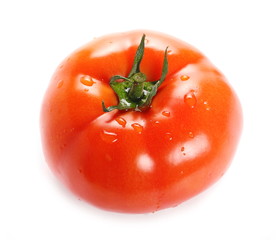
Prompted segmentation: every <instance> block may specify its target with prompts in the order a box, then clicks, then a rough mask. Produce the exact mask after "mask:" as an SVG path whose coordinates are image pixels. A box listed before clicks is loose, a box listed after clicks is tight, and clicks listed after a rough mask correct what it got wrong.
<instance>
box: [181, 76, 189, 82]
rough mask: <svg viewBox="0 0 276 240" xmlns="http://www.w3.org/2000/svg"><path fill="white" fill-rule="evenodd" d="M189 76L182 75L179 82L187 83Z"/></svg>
mask: <svg viewBox="0 0 276 240" xmlns="http://www.w3.org/2000/svg"><path fill="white" fill-rule="evenodd" d="M189 78H190V77H189V76H187V75H182V76H181V77H180V80H181V81H187V80H189Z"/></svg>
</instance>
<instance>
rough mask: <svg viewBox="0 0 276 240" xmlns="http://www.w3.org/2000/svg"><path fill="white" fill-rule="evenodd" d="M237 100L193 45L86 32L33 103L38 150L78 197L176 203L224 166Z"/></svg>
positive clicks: (117, 207) (107, 202)
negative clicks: (38, 106)
mask: <svg viewBox="0 0 276 240" xmlns="http://www.w3.org/2000/svg"><path fill="white" fill-rule="evenodd" d="M241 128H242V113H241V106H240V103H239V100H238V98H237V96H236V94H235V92H234V91H233V89H232V88H231V86H230V85H229V83H228V82H227V80H226V78H225V77H224V75H223V74H222V73H220V72H219V71H218V70H217V69H216V67H214V66H213V65H212V63H211V62H210V61H209V60H208V59H207V58H206V57H205V56H204V55H203V54H202V53H200V52H199V51H198V50H196V49H195V48H194V47H192V46H190V45H188V44H187V43H185V42H183V41H181V40H178V39H176V38H174V37H171V36H168V35H164V34H161V33H157V32H152V31H131V32H126V33H119V34H111V35H107V36H104V37H100V38H96V39H94V40H93V41H91V42H90V43H88V44H86V45H85V46H83V47H81V48H79V49H78V50H76V51H75V52H73V53H72V54H71V55H70V56H69V57H68V58H66V59H65V60H64V61H63V62H62V63H61V65H60V66H59V67H58V68H57V70H56V72H55V73H54V75H53V77H52V80H51V82H50V85H49V87H48V90H47V92H46V94H45V97H44V101H43V104H42V111H41V135H42V142H43V149H44V153H45V158H46V160H47V163H48V164H49V166H50V168H51V170H52V171H53V172H54V174H55V175H56V176H57V177H58V178H59V179H60V180H61V181H62V182H63V183H64V184H65V185H66V186H67V187H68V188H69V189H70V190H71V191H72V192H73V193H75V194H76V195H77V196H78V197H79V198H80V199H83V200H85V201H87V202H89V203H91V204H93V205H95V206H98V207H100V208H102V209H106V210H110V211H116V212H125V213H146V212H155V211H157V210H160V209H164V208H168V207H173V206H176V205H178V204H180V203H182V202H183V201H185V200H187V199H189V198H191V197H193V196H195V195H197V194H198V193H200V192H202V191H203V190H205V189H206V188H208V187H209V186H211V185H212V184H213V183H214V182H216V181H217V180H218V179H219V178H220V177H221V176H222V175H223V174H224V173H225V171H226V170H227V168H228V166H229V164H230V162H231V160H232V158H233V155H234V153H235V150H236V147H237V144H238V141H239V137H240V134H241Z"/></svg>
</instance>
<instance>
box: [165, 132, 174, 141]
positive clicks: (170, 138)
mask: <svg viewBox="0 0 276 240" xmlns="http://www.w3.org/2000/svg"><path fill="white" fill-rule="evenodd" d="M165 138H166V139H167V140H169V141H171V140H172V139H173V137H172V134H171V133H169V132H168V133H166V134H165Z"/></svg>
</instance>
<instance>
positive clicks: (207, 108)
mask: <svg viewBox="0 0 276 240" xmlns="http://www.w3.org/2000/svg"><path fill="white" fill-rule="evenodd" d="M203 104H204V106H205V109H206V110H207V111H209V110H210V109H211V108H210V106H209V104H208V102H207V101H205V102H203Z"/></svg>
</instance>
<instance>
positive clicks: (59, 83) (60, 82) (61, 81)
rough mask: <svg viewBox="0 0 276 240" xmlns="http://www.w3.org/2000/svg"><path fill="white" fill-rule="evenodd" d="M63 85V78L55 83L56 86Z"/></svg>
mask: <svg viewBox="0 0 276 240" xmlns="http://www.w3.org/2000/svg"><path fill="white" fill-rule="evenodd" d="M62 86H63V80H60V81H59V82H58V83H57V87H58V88H61V87H62Z"/></svg>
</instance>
